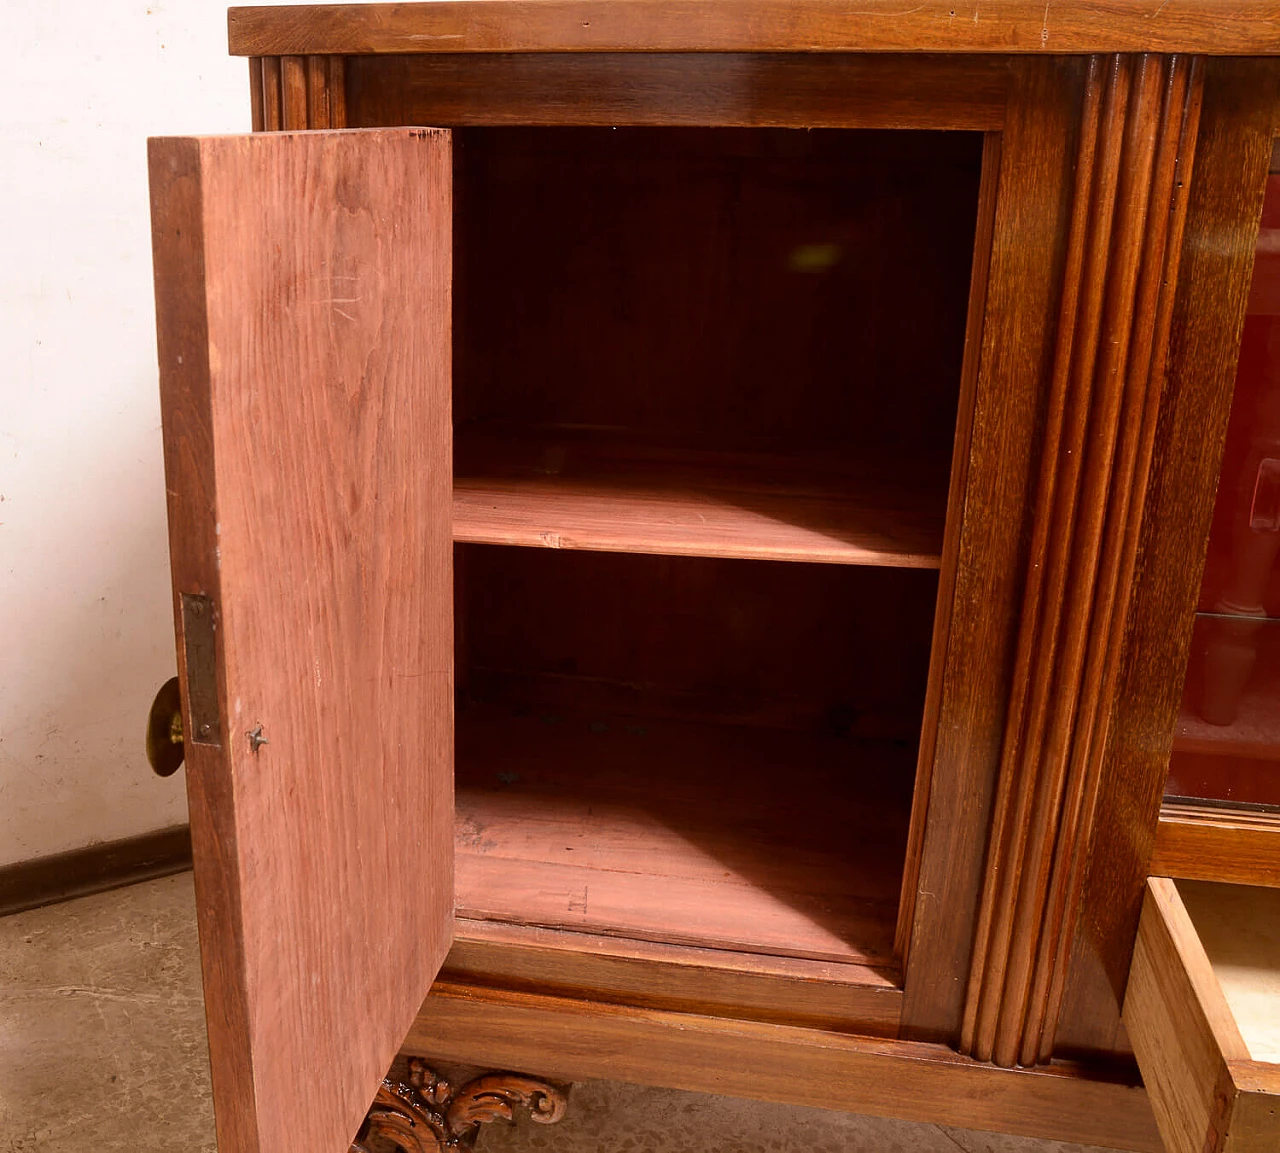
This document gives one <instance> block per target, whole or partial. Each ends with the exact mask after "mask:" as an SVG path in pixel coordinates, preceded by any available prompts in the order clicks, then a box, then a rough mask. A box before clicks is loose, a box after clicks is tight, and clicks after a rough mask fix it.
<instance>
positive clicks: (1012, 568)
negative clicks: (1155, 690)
mask: <svg viewBox="0 0 1280 1153" xmlns="http://www.w3.org/2000/svg"><path fill="white" fill-rule="evenodd" d="M1086 64H1087V61H1085V60H1082V59H1078V58H1074V57H1054V58H1045V59H1039V60H1027V59H1019V60H1015V61H1013V62H1011V64H1010V70H1011V79H1012V83H1011V86H1010V93H1009V108H1008V113H1007V116H1006V120H1005V128H1004V131H1003V132H1002V134H1001V142H1000V173H999V182H998V188H997V192H996V208H995V223H994V227H993V230H992V240H991V256H990V265H989V272H988V284H987V290H986V308H985V314H984V319H983V324H982V344H981V353H980V357H979V367H978V381H977V388H976V390H975V396H974V402H973V415H972V429H973V432H972V437H971V441H970V449H969V464H968V474H967V476H966V478H965V489H964V494H963V504H962V506H961V507H962V508H963V518H964V519H963V522H962V524H961V526H960V540H959V546H958V553H957V556H956V562H955V563H956V577H955V583H954V592H953V594H952V597H953V599H952V609H951V622H952V623H951V628H950V636H949V638H948V642H947V649H946V656H945V664H944V667H943V668H942V670H941V672H940V673H938V672H937V671H936V670H934V671H932V672H931V674H930V675H931V676H940V677H941V680H942V687H941V692H940V698H939V700H938V703H937V708H936V713H933V715H932V716H931V718H930V719H931V721H932V720H933V717H934V716H936V722H934V724H935V725H936V736H935V735H933V734H931V735H930V737H929V738H926V742H927V741H928V740H932V741H933V769H932V773H931V776H930V782H929V798H928V816H927V817H926V822H925V830H924V844H923V849H922V852H921V858H920V870H919V876H918V880H917V882H916V896H915V918H914V923H913V925H912V936H911V941H910V948H909V951H908V953H907V970H906V1001H905V1003H904V1006H903V1014H902V1028H903V1035H904V1036H906V1037H909V1038H911V1039H912V1040H917V1041H933V1042H942V1043H945V1044H955V1043H956V1042H957V1041H958V1040H959V1037H960V1029H961V1022H962V1018H963V1010H964V1000H965V990H966V983H967V981H968V975H969V963H970V957H971V955H972V953H973V945H974V932H975V925H976V921H977V915H978V907H979V903H980V900H981V894H982V884H983V869H984V866H985V862H986V854H987V838H988V831H989V829H990V824H991V814H992V806H993V803H994V799H995V794H996V781H997V778H998V775H999V770H1000V750H1001V743H1002V739H1003V734H1004V729H1005V720H1006V712H1007V709H1008V703H1009V700H1010V698H1011V695H1012V692H1013V685H1014V679H1013V678H1014V660H1015V653H1016V644H1017V629H1018V613H1019V608H1020V605H1021V603H1022V596H1023V586H1024V583H1025V577H1026V571H1027V559H1028V548H1029V543H1030V539H1029V538H1030V533H1029V531H1028V528H1029V525H1030V523H1031V519H1032V514H1033V496H1034V492H1035V476H1036V473H1037V471H1038V464H1039V451H1040V450H1039V445H1040V441H1041V430H1042V427H1043V424H1044V420H1045V411H1046V408H1047V401H1048V396H1049V392H1050V385H1051V380H1052V369H1053V353H1054V336H1055V332H1056V328H1057V324H1056V321H1057V316H1058V311H1059V300H1060V296H1061V286H1062V281H1063V269H1064V265H1065V259H1066V236H1067V233H1068V229H1069V225H1070V220H1071V193H1072V186H1073V168H1074V165H1075V160H1076V145H1075V141H1076V136H1077V133H1078V128H1079V123H1080V108H1081V102H1082V99H1083V89H1084V81H1085V68H1086ZM953 499H954V498H953ZM931 712H932V704H931Z"/></svg>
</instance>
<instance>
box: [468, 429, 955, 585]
mask: <svg viewBox="0 0 1280 1153" xmlns="http://www.w3.org/2000/svg"><path fill="white" fill-rule="evenodd" d="M841 466H842V467H840V468H839V469H835V468H833V469H831V470H829V471H828V472H826V473H825V474H824V472H823V470H822V468H821V466H820V465H819V466H816V467H815V466H814V465H812V464H809V463H808V462H806V461H804V460H803V459H800V460H785V459H781V460H780V459H777V458H769V457H755V458H742V457H739V458H737V459H734V458H729V459H725V458H724V457H723V456H720V457H717V455H716V454H713V453H707V452H698V451H696V450H687V451H685V452H678V453H673V452H662V451H654V450H652V449H649V448H648V447H647V446H645V445H643V444H636V443H627V442H625V441H624V442H621V443H619V442H618V441H617V440H616V439H609V438H593V437H590V436H586V437H584V436H581V435H579V436H573V435H564V434H561V435H559V436H556V435H553V434H551V433H544V434H543V435H541V436H536V435H529V434H525V435H515V434H510V433H509V434H507V435H505V436H502V435H498V436H494V435H490V436H483V435H482V434H477V433H475V432H472V433H470V434H466V433H464V437H463V439H462V441H461V443H460V444H458V445H457V447H456V466H455V476H454V486H453V538H454V540H456V541H460V542H468V543H472V544H507V545H523V546H530V547H534V548H567V549H591V550H595V551H603V552H626V553H657V554H665V555H672V556H719V557H740V558H751V559H754V560H793V561H809V562H819V563H828V564H857V565H883V566H887V567H891V568H937V567H938V564H939V562H940V552H941V547H942V520H943V508H942V502H941V500H939V496H940V495H941V488H942V486H941V484H940V483H936V482H935V483H934V484H930V483H928V481H929V479H931V478H928V477H927V473H929V472H939V471H940V470H939V469H937V468H936V465H935V462H929V464H928V465H927V466H926V467H925V468H923V469H921V468H913V467H911V466H910V464H909V463H907V462H904V461H903V460H902V459H900V458H899V459H898V460H890V459H883V460H876V459H871V460H867V461H865V462H864V465H863V468H862V469H859V468H858V467H857V462H841ZM922 474H925V475H922Z"/></svg>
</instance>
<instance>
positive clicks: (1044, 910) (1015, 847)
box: [961, 56, 1200, 1065]
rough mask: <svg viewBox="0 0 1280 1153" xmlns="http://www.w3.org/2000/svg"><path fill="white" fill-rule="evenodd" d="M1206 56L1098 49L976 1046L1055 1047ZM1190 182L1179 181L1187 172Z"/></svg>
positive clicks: (971, 1029)
mask: <svg viewBox="0 0 1280 1153" xmlns="http://www.w3.org/2000/svg"><path fill="white" fill-rule="evenodd" d="M1199 79H1200V76H1199V72H1198V71H1197V70H1195V69H1194V68H1193V67H1192V64H1191V62H1190V61H1189V60H1186V59H1184V58H1175V59H1173V60H1171V61H1166V60H1165V59H1163V58H1160V57H1155V56H1145V57H1140V58H1132V59H1131V58H1128V57H1110V58H1103V57H1092V58H1091V59H1090V71H1089V81H1088V84H1087V86H1086V97H1085V106H1084V111H1083V114H1082V120H1083V127H1082V130H1081V141H1080V157H1079V162H1078V165H1077V185H1076V192H1075V196H1074V207H1073V218H1072V224H1071V228H1070V231H1069V233H1068V236H1069V249H1068V261H1067V273H1066V277H1065V282H1064V288H1063V306H1062V316H1061V318H1060V320H1059V323H1058V328H1057V333H1058V337H1057V339H1058V345H1057V349H1056V351H1055V356H1054V384H1053V391H1052V393H1051V396H1050V400H1049V411H1048V420H1047V423H1046V427H1045V434H1044V435H1045V440H1044V447H1043V457H1042V464H1041V473H1040V479H1039V485H1038V489H1037V494H1036V503H1035V514H1034V529H1033V536H1032V542H1031V555H1030V558H1029V561H1028V565H1027V583H1026V591H1025V593H1024V600H1023V606H1022V612H1021V623H1020V630H1019V637H1018V666H1017V672H1016V673H1015V679H1014V684H1015V689H1014V693H1013V696H1012V698H1011V700H1010V708H1009V715H1008V720H1007V723H1006V732H1005V739H1004V747H1003V751H1002V760H1001V772H1000V783H999V789H998V792H997V797H996V806H995V817H994V823H993V827H992V848H991V853H990V856H989V858H988V862H987V875H986V881H985V886H984V892H983V903H982V907H981V911H980V914H979V921H978V931H977V944H976V947H975V952H974V960H973V966H972V970H971V976H970V985H969V995H968V1000H967V1003H966V1008H965V1021H964V1030H963V1033H962V1037H961V1047H962V1049H963V1051H965V1052H968V1053H971V1054H972V1055H974V1056H976V1057H978V1058H980V1059H983V1060H989V1059H994V1060H995V1061H996V1062H997V1063H998V1064H1001V1065H1010V1064H1013V1063H1014V1062H1018V1063H1021V1064H1033V1063H1034V1062H1036V1061H1038V1060H1045V1059H1047V1058H1048V1056H1049V1054H1050V1053H1051V1052H1052V1050H1053V1039H1054V1033H1055V1022H1056V1017H1057V1009H1058V1004H1059V1001H1060V997H1061V989H1062V986H1063V982H1064V979H1065V966H1066V960H1067V952H1068V946H1069V942H1070V940H1071V928H1072V927H1073V925H1074V913H1075V909H1076V905H1077V902H1078V900H1079V891H1080V887H1081V885H1082V879H1083V874H1084V871H1085V867H1086V862H1087V861H1088V857H1089V848H1090V842H1091V837H1092V822H1093V813H1094V802H1095V798H1096V794H1097V791H1098V788H1099V787H1100V783H1101V772H1102V763H1103V751H1104V749H1105V746H1106V737H1107V722H1108V720H1109V716H1110V703H1111V699H1112V695H1113V692H1114V682H1115V679H1116V677H1117V675H1118V662H1119V651H1120V638H1121V637H1123V635H1124V630H1125V615H1126V612H1127V607H1128V603H1129V597H1130V592H1131V586H1132V583H1133V580H1134V572H1135V565H1136V549H1137V541H1138V529H1139V526H1140V525H1141V522H1142V514H1143V507H1144V502H1145V494H1146V490H1147V474H1148V472H1149V469H1150V462H1151V457H1152V446H1153V441H1154V437H1155V430H1156V419H1157V414H1158V412H1159V404H1160V395H1161V391H1162V386H1163V382H1164V372H1163V366H1164V355H1165V350H1166V347H1167V341H1168V333H1169V315H1170V311H1171V309H1172V304H1173V292H1174V290H1173V287H1172V286H1173V285H1176V283H1177V269H1178V258H1179V256H1180V254H1181V243H1180V242H1181V227H1182V221H1183V219H1184V218H1185V211H1186V197H1185V195H1182V194H1180V193H1179V190H1180V189H1182V188H1183V187H1185V181H1186V180H1188V179H1189V178H1190V174H1191V171H1192V160H1193V150H1194V139H1195V131H1196V125H1197V121H1198V116H1199V108H1200V99H1199V97H1200V83H1199ZM1180 178H1181V179H1182V181H1183V183H1179V179H1180Z"/></svg>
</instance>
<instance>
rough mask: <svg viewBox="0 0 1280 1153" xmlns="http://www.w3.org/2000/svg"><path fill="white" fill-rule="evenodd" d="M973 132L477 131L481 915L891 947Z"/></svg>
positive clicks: (941, 509) (460, 730)
mask: <svg viewBox="0 0 1280 1153" xmlns="http://www.w3.org/2000/svg"><path fill="white" fill-rule="evenodd" d="M981 143H982V142H981V137H980V136H979V135H976V134H966V133H935V132H905V131H904V132H889V131H877V132H870V131H844V130H815V131H797V130H790V129H785V130H784V129H692V128H675V129H671V128H664V129H639V128H619V129H604V128H601V129H596V128H572V129H565V128H560V129H536V128H484V129H479V128H468V129H460V130H457V131H456V132H455V159H454V164H455V175H454V197H455V205H454V213H455V217H454V219H455V238H454V242H455V255H454V328H455V331H454V398H453V403H454V429H455V431H454V458H455V466H454V467H455V487H454V539H455V541H456V542H457V546H456V548H455V560H456V578H455V580H456V591H455V604H456V612H455V621H456V632H457V637H456V643H457V682H458V707H457V742H456V766H457V768H456V774H457V812H458V820H457V908H458V911H459V914H460V915H462V916H465V917H469V918H474V919H479V920H489V921H501V922H505V923H508V924H513V925H531V926H540V927H549V928H556V929H565V930H574V931H579V932H589V933H593V934H598V935H608V936H614V937H619V938H629V939H633V940H640V941H650V942H659V943H662V944H667V945H690V946H698V947H701V948H712V949H720V950H728V951H732V952H736V953H742V954H753V955H757V956H761V955H764V956H774V957H788V958H804V959H810V960H813V961H820V962H850V963H854V964H858V965H864V966H872V967H875V968H877V969H882V970H885V971H891V970H892V969H893V966H894V961H893V938H894V926H895V922H896V918H897V910H898V899H899V890H900V888H901V883H902V876H903V868H904V860H905V854H906V851H907V849H906V846H907V839H908V838H907V831H908V826H909V822H910V816H911V803H912V791H913V786H914V779H915V770H916V759H917V750H918V746H919V739H920V731H921V722H922V715H923V709H924V699H925V691H926V685H927V681H928V675H929V667H928V665H929V649H930V643H931V635H932V623H933V613H934V603H935V599H936V595H937V586H938V569H939V566H940V563H941V554H942V541H943V532H944V526H945V520H946V515H947V508H946V505H947V490H948V483H949V476H950V468H951V457H952V448H953V440H954V433H955V426H956V409H957V403H958V395H959V389H960V377H961V361H962V357H963V352H964V338H965V323H966V311H967V305H968V294H969V280H970V269H971V263H972V258H973V236H974V226H975V217H976V206H977V196H978V181H979V176H980V164H981Z"/></svg>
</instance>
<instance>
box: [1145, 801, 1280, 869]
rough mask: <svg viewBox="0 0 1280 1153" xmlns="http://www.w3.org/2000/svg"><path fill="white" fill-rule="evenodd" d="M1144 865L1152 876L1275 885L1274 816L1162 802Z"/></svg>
mask: <svg viewBox="0 0 1280 1153" xmlns="http://www.w3.org/2000/svg"><path fill="white" fill-rule="evenodd" d="M1150 868H1151V874H1152V876H1155V877H1182V878H1185V879H1186V880H1190V881H1227V882H1230V883H1232V884H1236V885H1267V886H1270V887H1272V888H1276V887H1280V819H1277V818H1276V817H1275V816H1274V815H1273V814H1269V813H1257V814H1255V813H1249V812H1245V811H1243V810H1239V809H1224V808H1219V807H1211V806H1208V805H1204V806H1201V805H1187V804H1166V805H1165V806H1164V807H1163V808H1162V809H1161V810H1160V824H1159V825H1158V826H1157V828H1156V844H1155V849H1154V850H1153V851H1152V854H1151V866H1150Z"/></svg>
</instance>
